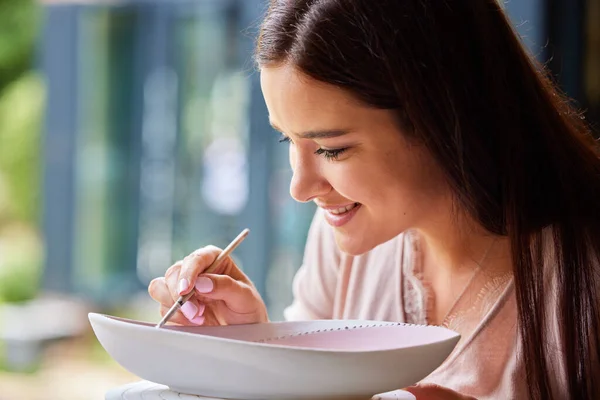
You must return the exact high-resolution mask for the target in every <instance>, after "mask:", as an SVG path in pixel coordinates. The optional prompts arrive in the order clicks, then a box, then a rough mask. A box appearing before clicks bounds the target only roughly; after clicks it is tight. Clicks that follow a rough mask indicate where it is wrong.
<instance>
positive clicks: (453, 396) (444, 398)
mask: <svg viewBox="0 0 600 400" xmlns="http://www.w3.org/2000/svg"><path fill="white" fill-rule="evenodd" d="M404 390H406V391H407V392H410V393H412V394H413V395H414V396H415V397H416V398H417V400H476V399H475V398H474V397H471V396H466V395H463V394H460V393H458V392H455V391H454V390H451V389H448V388H445V387H443V386H439V385H435V384H418V385H415V386H409V387H407V388H405V389H404Z"/></svg>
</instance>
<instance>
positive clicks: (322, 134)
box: [269, 121, 350, 139]
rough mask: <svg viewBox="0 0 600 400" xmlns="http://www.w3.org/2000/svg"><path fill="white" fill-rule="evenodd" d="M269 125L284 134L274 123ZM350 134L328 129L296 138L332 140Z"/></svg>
mask: <svg viewBox="0 0 600 400" xmlns="http://www.w3.org/2000/svg"><path fill="white" fill-rule="evenodd" d="M269 123H270V124H271V126H272V127H273V129H275V130H276V131H279V132H283V130H281V128H279V127H278V126H277V125H275V124H274V123H273V122H271V121H269ZM348 133H350V130H349V129H326V130H322V131H307V132H302V133H298V134H296V135H295V136H298V137H299V138H301V139H331V138H336V137H340V136H343V135H346V134H348Z"/></svg>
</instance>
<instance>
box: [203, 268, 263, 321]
mask: <svg viewBox="0 0 600 400" xmlns="http://www.w3.org/2000/svg"><path fill="white" fill-rule="evenodd" d="M194 288H195V290H196V293H198V294H199V295H200V296H202V297H207V298H209V299H211V300H222V301H223V302H224V303H225V304H226V305H227V307H228V308H229V309H230V310H231V311H233V312H236V313H240V314H246V313H252V312H256V311H257V310H258V309H259V308H260V306H261V304H262V299H260V296H259V295H258V293H257V292H256V291H255V290H254V289H252V287H250V286H249V285H247V284H246V283H244V282H240V281H237V280H235V279H233V278H232V277H230V276H229V275H218V274H204V275H202V276H200V277H198V279H196V282H195V284H194Z"/></svg>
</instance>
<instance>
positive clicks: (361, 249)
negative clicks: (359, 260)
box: [335, 229, 385, 256]
mask: <svg viewBox="0 0 600 400" xmlns="http://www.w3.org/2000/svg"><path fill="white" fill-rule="evenodd" d="M367 238H368V239H367ZM335 242H336V244H337V246H338V247H339V249H340V250H341V251H342V252H344V253H346V254H348V255H350V256H360V255H362V254H365V253H367V252H369V251H371V250H373V249H374V248H375V247H377V246H379V245H380V244H381V243H384V242H385V241H381V242H379V241H377V240H373V236H372V235H369V234H363V233H361V234H358V235H356V234H354V235H351V234H348V232H344V231H342V230H339V229H335Z"/></svg>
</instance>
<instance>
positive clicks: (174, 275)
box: [165, 262, 183, 303]
mask: <svg viewBox="0 0 600 400" xmlns="http://www.w3.org/2000/svg"><path fill="white" fill-rule="evenodd" d="M182 264H183V263H182V262H179V263H177V264H174V265H173V266H172V267H171V268H169V269H168V270H167V273H166V274H165V283H166V284H167V288H168V289H169V293H170V296H171V299H172V301H173V303H174V302H176V301H177V299H179V281H180V278H179V277H180V275H181V266H182Z"/></svg>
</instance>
